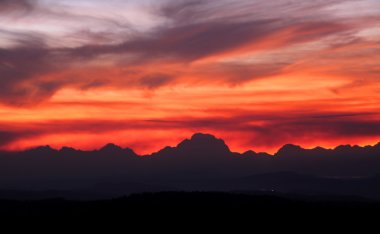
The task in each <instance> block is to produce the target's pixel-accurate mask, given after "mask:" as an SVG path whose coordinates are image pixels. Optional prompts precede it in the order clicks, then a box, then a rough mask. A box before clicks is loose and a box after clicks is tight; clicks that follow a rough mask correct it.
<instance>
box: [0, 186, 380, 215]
mask: <svg viewBox="0 0 380 234" xmlns="http://www.w3.org/2000/svg"><path fill="white" fill-rule="evenodd" d="M379 208H380V203H379V202H373V201H371V200H361V199H358V198H354V197H313V196H310V197H306V196H294V195H293V196H290V195H287V196H280V195H276V196H274V195H264V194H243V193H218V192H207V193H205V192H191V193H185V192H166V193H146V194H135V195H131V196H128V197H124V198H119V199H113V200H99V201H66V200H63V199H51V200H39V201H9V200H7V201H5V200H0V216H7V217H13V216H19V217H29V216H49V217H58V216H59V217H66V218H67V217H71V216H73V217H80V218H82V219H83V218H89V217H97V218H99V217H108V218H109V217H117V218H126V217H129V216H134V217H135V218H136V217H140V218H143V219H152V218H153V219H159V218H163V217H173V216H177V217H187V216H189V215H191V216H193V219H194V220H195V219H197V218H200V217H208V218H212V217H214V216H215V215H218V216H225V217H231V218H233V217H237V216H244V215H249V216H248V217H247V218H249V219H251V220H254V219H255V218H257V217H262V218H265V217H267V218H269V219H273V218H275V216H276V217H279V215H283V214H287V216H281V219H285V218H289V215H291V217H296V216H293V215H297V216H299V215H300V214H302V215H303V216H305V215H306V216H308V217H309V216H310V215H319V214H322V215H323V218H327V216H333V215H339V216H337V217H341V215H351V214H352V215H357V214H363V212H368V211H377V210H378V209H379ZM167 214H169V216H167ZM195 214H196V216H194V215H195ZM321 217H322V216H321ZM194 220H191V222H193V221H194ZM189 221H190V220H189Z"/></svg>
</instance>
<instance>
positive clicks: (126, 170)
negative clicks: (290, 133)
mask: <svg viewBox="0 0 380 234" xmlns="http://www.w3.org/2000/svg"><path fill="white" fill-rule="evenodd" d="M379 172H380V144H377V145H375V146H365V147H360V146H350V145H343V146H338V147H336V148H334V149H324V148H322V147H316V148H313V149H304V148H302V147H300V146H297V145H292V144H287V145H284V146H283V147H282V148H280V149H279V150H278V152H277V153H275V154H274V155H270V154H267V153H256V152H254V151H247V152H244V153H236V152H232V151H231V150H230V149H229V147H228V146H227V145H226V144H225V142H224V141H223V140H222V139H218V138H216V137H215V136H213V135H210V134H202V133H197V134H194V135H193V136H192V137H191V138H190V139H185V140H183V141H182V142H180V143H179V144H178V145H177V146H175V147H169V146H168V147H165V148H163V149H162V150H160V151H158V152H155V153H152V154H149V155H144V156H141V155H138V154H136V153H135V152H134V151H133V150H132V149H129V148H122V147H119V146H117V145H115V144H107V145H105V146H104V147H102V148H100V149H98V150H92V151H82V150H76V149H74V148H70V147H62V148H61V149H59V150H57V149H53V148H51V147H50V146H41V147H36V148H33V149H29V150H25V151H20V152H1V153H0V189H7V190H9V189H11V190H13V189H18V190H19V189H22V190H25V191H33V190H46V189H48V190H62V189H66V190H67V189H69V190H72V189H81V191H82V192H83V191H84V188H87V189H85V191H89V190H91V189H89V187H91V186H94V185H96V184H124V186H122V187H130V188H136V189H137V188H138V189H137V190H134V189H126V190H125V191H131V192H133V191H140V192H141V191H149V189H148V188H152V190H153V191H157V190H158V191H159V190H160V189H158V188H166V189H174V190H176V189H190V190H202V189H206V190H224V189H229V190H251V189H254V190H261V189H263V190H268V191H270V190H271V189H272V188H274V187H276V188H277V189H280V190H281V191H287V189H286V188H288V189H292V190H294V191H295V190H297V191H301V190H307V191H314V190H318V191H319V190H321V188H313V186H317V185H318V184H319V185H321V184H323V185H324V186H325V187H326V186H327V187H326V188H330V190H331V188H333V187H335V188H338V187H339V186H337V185H336V184H342V181H339V183H337V181H336V179H337V178H340V179H342V180H343V181H350V183H348V184H349V185H350V186H348V185H347V188H341V191H354V190H355V189H356V190H357V189H358V188H357V187H355V189H353V187H352V186H351V185H353V184H355V186H356V185H358V184H363V183H357V181H356V180H357V179H358V178H365V179H366V182H365V183H364V184H367V185H368V184H371V186H373V185H374V183H369V182H368V180H367V179H369V178H370V181H374V180H373V178H378V177H377V175H378V174H379ZM264 178H265V179H264ZM270 178H272V179H270ZM273 178H277V179H273ZM316 178H318V179H316ZM322 178H323V179H322ZM247 181H248V182H247ZM281 181H282V182H281ZM297 181H298V182H297ZM375 181H378V180H377V179H376V180H375ZM379 181H380V180H379ZM367 182H368V183H367ZM126 184H129V185H130V186H125V185H126ZM137 184H139V186H137ZM343 184H344V183H343ZM151 185H152V186H151ZM311 185H313V186H311ZM116 187H117V186H116ZM317 187H318V186H317ZM325 187H323V190H324V191H328V189H326V188H325ZM376 187H377V186H376ZM92 188H93V187H92ZM153 188H154V189H153ZM107 190H112V189H109V188H108V189H107ZM115 190H117V191H120V189H116V188H115ZM362 190H363V191H364V190H365V189H362ZM367 190H368V191H372V190H370V189H367ZM91 191H92V190H91ZM99 191H104V190H102V189H99ZM334 191H335V190H334ZM337 192H338V191H337ZM111 194H112V193H111ZM379 194H380V192H379ZM0 196H1V193H0Z"/></svg>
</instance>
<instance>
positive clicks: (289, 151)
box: [3, 133, 380, 157]
mask: <svg viewBox="0 0 380 234" xmlns="http://www.w3.org/2000/svg"><path fill="white" fill-rule="evenodd" d="M212 146H216V147H219V149H218V151H219V153H223V152H224V153H232V154H239V155H241V156H268V157H273V156H274V157H284V156H290V155H293V156H301V155H303V156H304V154H305V153H309V154H310V155H314V154H315V153H318V154H331V153H333V152H338V153H348V154H351V153H353V152H355V151H371V150H372V151H373V150H375V151H378V153H379V155H380V142H379V143H377V144H375V145H366V146H358V145H350V144H346V145H338V146H336V147H334V148H324V147H321V146H316V147H314V148H303V147H302V146H300V145H296V144H291V143H289V144H285V145H283V146H282V147H280V148H279V149H278V150H277V152H275V153H274V154H270V153H267V152H256V151H254V150H247V151H245V152H242V153H239V152H233V151H231V150H230V148H229V146H228V145H227V144H226V143H225V142H224V140H223V139H220V138H217V137H215V136H214V135H212V134H207V133H195V134H193V135H192V136H191V137H190V138H186V139H184V140H182V141H181V142H179V143H178V144H177V145H176V146H165V147H163V148H162V149H160V150H158V151H156V152H152V153H150V154H137V153H135V151H134V150H133V149H131V148H129V147H124V148H123V147H121V146H119V145H116V144H114V143H107V144H105V145H104V146H102V147H100V148H98V149H94V150H81V149H76V148H73V147H70V146H63V147H61V148H60V149H55V148H53V147H51V146H50V145H41V146H36V147H33V148H29V149H26V150H21V151H3V152H4V153H23V152H28V153H49V152H50V153H58V152H66V153H69V152H87V153H93V152H98V153H105V154H113V153H114V154H119V155H122V153H126V154H127V155H132V156H158V155H161V154H162V153H173V152H174V151H176V150H178V149H180V150H183V151H186V150H187V151H194V150H196V149H194V148H198V149H201V148H203V149H206V148H211V149H215V148H212ZM320 156H322V155H320Z"/></svg>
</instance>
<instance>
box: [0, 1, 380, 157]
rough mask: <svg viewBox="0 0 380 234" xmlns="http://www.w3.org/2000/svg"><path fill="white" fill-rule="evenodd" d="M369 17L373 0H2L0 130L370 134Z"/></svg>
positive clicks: (373, 18) (84, 134)
mask: <svg viewBox="0 0 380 234" xmlns="http://www.w3.org/2000/svg"><path fill="white" fill-rule="evenodd" d="M379 22H380V3H379V2H378V1H377V0H357V1H352V0H318V1H301V0H299V1H293V0H292V1H290V0H289V1H288V0H284V1H264V0H253V1H247V0H238V1H232V0H221V1H211V0H180V1H174V0H156V1H153V0H144V1H135V0H133V1H121V0H113V1H107V2H105V1H98V0H91V1H90V0H79V1H73V0H59V1H53V0H17V1H14V0H12V1H11V0H0V103H1V108H0V113H1V115H2V119H1V123H0V141H1V142H0V144H2V147H3V148H6V149H17V148H24V147H29V146H32V145H36V144H46V143H50V144H53V145H54V144H56V145H62V144H69V143H72V141H74V142H76V143H77V144H79V143H78V140H79V141H81V142H82V143H80V145H79V146H80V147H87V148H91V147H95V146H97V145H98V144H101V143H103V141H109V139H107V138H108V137H110V135H111V136H112V137H113V138H115V139H114V140H116V143H121V144H125V145H138V150H141V151H145V152H149V151H151V150H153V149H155V147H156V146H158V145H162V143H167V144H171V143H172V142H175V141H176V140H178V139H180V138H182V137H184V136H186V135H188V134H191V133H192V132H197V131H208V132H211V133H219V135H220V134H221V136H222V137H223V138H225V139H226V140H227V141H231V142H233V143H232V147H235V148H237V149H246V148H248V147H251V146H257V147H261V148H263V149H266V148H270V149H272V148H277V147H278V146H279V145H280V144H283V143H288V142H294V143H307V144H310V145H314V144H315V145H316V144H332V145H335V144H339V143H346V142H347V143H359V144H366V143H374V142H377V141H378V139H379V135H380V132H379V131H378V130H377V128H378V127H377V126H378V122H379V121H380V118H379V114H380V113H379V111H378V106H379V104H380V100H379V95H378V90H379V89H380V84H379V82H378V81H379V79H380V77H379V74H380V70H379V67H380V64H379V61H380V57H379V55H380V31H379V28H380V23H379ZM147 133H149V135H148V136H149V137H146V136H147ZM73 139H75V140H73ZM45 141H46V142H45ZM331 141H334V142H331Z"/></svg>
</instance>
